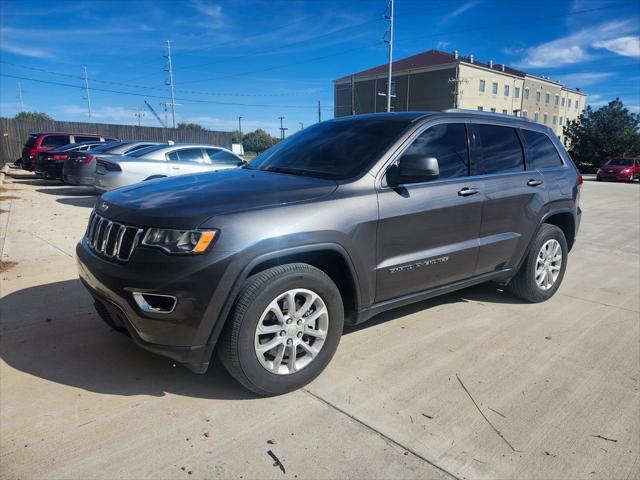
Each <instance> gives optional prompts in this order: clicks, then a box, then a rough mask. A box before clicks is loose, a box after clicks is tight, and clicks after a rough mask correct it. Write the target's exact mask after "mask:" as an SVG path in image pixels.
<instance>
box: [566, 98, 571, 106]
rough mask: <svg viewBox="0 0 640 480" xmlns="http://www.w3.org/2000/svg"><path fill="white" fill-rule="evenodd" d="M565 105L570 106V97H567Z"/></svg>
mask: <svg viewBox="0 0 640 480" xmlns="http://www.w3.org/2000/svg"><path fill="white" fill-rule="evenodd" d="M567 107H569V108H571V99H570V98H567Z"/></svg>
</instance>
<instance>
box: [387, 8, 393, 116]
mask: <svg viewBox="0 0 640 480" xmlns="http://www.w3.org/2000/svg"><path fill="white" fill-rule="evenodd" d="M388 18H389V76H388V79H387V112H390V111H391V75H392V63H393V0H389V17H388Z"/></svg>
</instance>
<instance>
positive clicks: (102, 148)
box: [91, 142, 127, 153]
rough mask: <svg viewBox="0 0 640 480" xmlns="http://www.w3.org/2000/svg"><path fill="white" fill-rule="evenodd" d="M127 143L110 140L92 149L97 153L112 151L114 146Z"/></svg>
mask: <svg viewBox="0 0 640 480" xmlns="http://www.w3.org/2000/svg"><path fill="white" fill-rule="evenodd" d="M126 143H127V142H109V143H105V144H104V145H100V146H99V147H94V148H92V149H91V151H92V152H95V153H104V152H108V151H110V150H111V149H113V148H116V147H119V146H121V145H125V144H126Z"/></svg>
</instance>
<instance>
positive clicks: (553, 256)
mask: <svg viewBox="0 0 640 480" xmlns="http://www.w3.org/2000/svg"><path fill="white" fill-rule="evenodd" d="M561 268H562V247H561V246H560V242H558V241H557V240H556V239H554V238H552V239H551V240H547V241H546V242H545V243H544V244H543V245H542V248H540V251H539V252H538V257H537V260H536V269H535V278H536V283H537V284H538V287H540V288H541V289H542V290H549V289H550V288H551V287H553V285H554V284H555V283H556V280H557V279H558V275H560V269H561Z"/></svg>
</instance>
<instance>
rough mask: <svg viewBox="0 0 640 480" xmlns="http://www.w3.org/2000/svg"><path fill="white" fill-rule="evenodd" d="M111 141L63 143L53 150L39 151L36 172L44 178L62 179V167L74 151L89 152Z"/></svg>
mask: <svg viewBox="0 0 640 480" xmlns="http://www.w3.org/2000/svg"><path fill="white" fill-rule="evenodd" d="M109 143H111V142H101V141H99V140H96V141H92V142H79V143H71V144H69V145H63V146H61V147H58V148H54V149H53V150H48V151H46V152H40V153H38V157H37V159H36V168H35V173H36V175H39V176H41V177H44V178H49V179H62V167H63V166H64V162H65V161H66V160H67V158H69V155H70V154H71V153H72V152H88V151H90V150H92V149H93V148H95V147H98V146H102V145H109Z"/></svg>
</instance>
